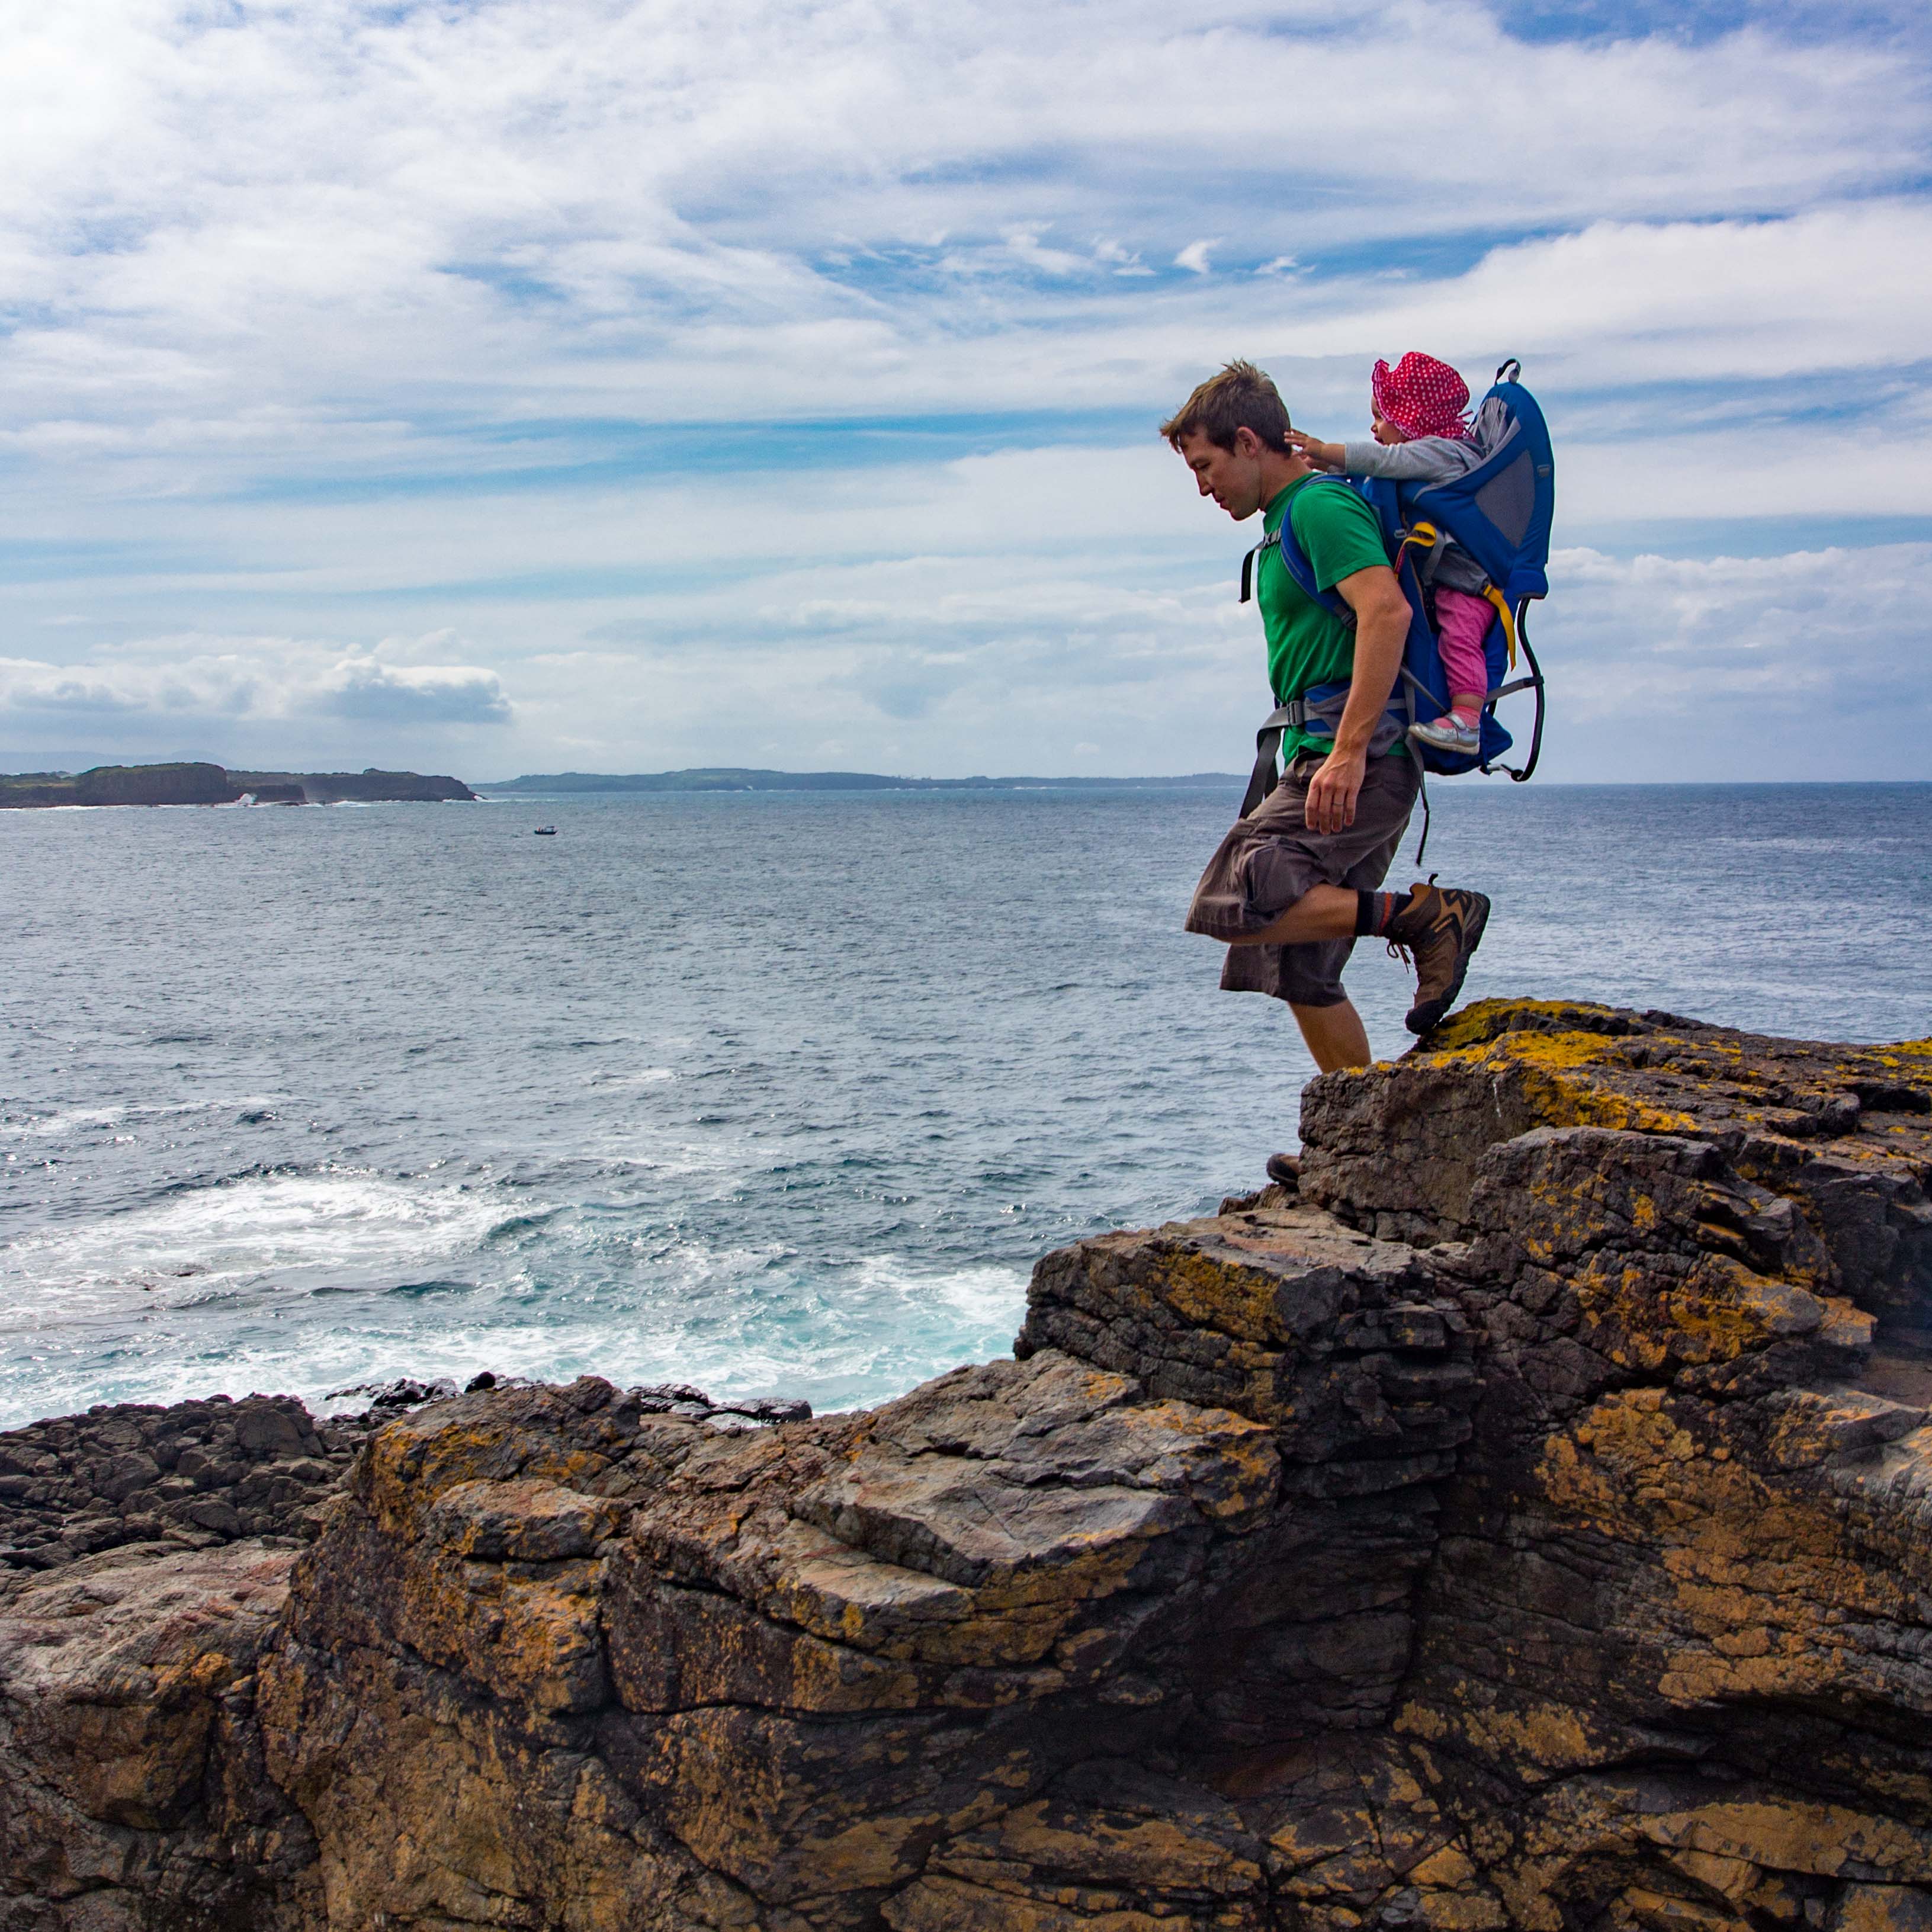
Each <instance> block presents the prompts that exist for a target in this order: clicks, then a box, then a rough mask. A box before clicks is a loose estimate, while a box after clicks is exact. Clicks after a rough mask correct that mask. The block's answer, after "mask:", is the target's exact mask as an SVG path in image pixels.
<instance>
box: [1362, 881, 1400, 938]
mask: <svg viewBox="0 0 1932 1932" xmlns="http://www.w3.org/2000/svg"><path fill="white" fill-rule="evenodd" d="M1408 903H1409V895H1408V893H1406V892H1358V893H1357V894H1356V895H1355V933H1356V936H1357V937H1358V938H1370V939H1379V938H1381V936H1382V935H1383V934H1384V933H1385V932H1388V929H1389V921H1390V920H1391V919H1393V918H1394V916H1396V914H1397V913H1399V912H1400V911H1401V910H1402V909H1403V907H1404V906H1406V904H1408Z"/></svg>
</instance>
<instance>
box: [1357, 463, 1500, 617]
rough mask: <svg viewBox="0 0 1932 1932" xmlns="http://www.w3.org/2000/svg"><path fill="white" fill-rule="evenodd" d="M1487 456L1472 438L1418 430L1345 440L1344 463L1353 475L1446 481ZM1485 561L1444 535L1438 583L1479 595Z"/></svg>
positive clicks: (1485, 579) (1465, 472)
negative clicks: (1403, 439)
mask: <svg viewBox="0 0 1932 1932" xmlns="http://www.w3.org/2000/svg"><path fill="white" fill-rule="evenodd" d="M1482 460H1483V452H1481V450H1480V449H1478V448H1477V447H1476V446H1475V444H1474V443H1465V442H1464V441H1463V440H1462V439H1461V438H1460V437H1453V436H1419V437H1415V439H1414V440H1412V441H1411V442H1409V443H1344V444H1343V446H1342V468H1343V472H1344V473H1345V474H1346V475H1350V476H1386V477H1388V478H1389V480H1390V481H1391V482H1396V483H1447V482H1449V481H1451V480H1452V479H1453V478H1456V477H1458V476H1464V475H1468V473H1469V472H1470V471H1471V470H1472V469H1475V466H1476V465H1477V464H1478V463H1480V462H1481V461H1482ZM1434 581H1435V583H1436V586H1437V588H1438V589H1443V590H1461V591H1466V592H1468V593H1469V595H1472V596H1480V595H1481V594H1482V591H1483V587H1484V585H1486V584H1487V583H1488V582H1489V578H1488V577H1487V576H1485V575H1484V571H1483V567H1482V565H1481V564H1479V563H1478V562H1477V561H1476V559H1475V558H1474V557H1473V556H1471V555H1470V554H1469V552H1468V551H1467V550H1465V549H1464V548H1463V546H1462V545H1461V544H1459V543H1457V541H1455V540H1454V538H1445V540H1444V542H1443V546H1442V555H1441V556H1439V558H1438V559H1437V560H1436V570H1435V573H1434Z"/></svg>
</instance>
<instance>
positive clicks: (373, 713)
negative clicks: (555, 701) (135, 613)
mask: <svg viewBox="0 0 1932 1932" xmlns="http://www.w3.org/2000/svg"><path fill="white" fill-rule="evenodd" d="M412 654H413V652H411V649H410V646H409V644H408V643H407V642H404V643H402V644H401V647H400V649H398V648H397V647H396V646H377V647H376V649H374V650H356V649H352V650H350V651H349V652H344V650H343V649H341V647H339V646H330V645H329V644H326V643H317V642H316V641H314V640H305V639H301V638H290V637H246V638H210V637H151V638H143V639H140V640H136V641H135V642H133V643H129V644H125V645H123V646H121V647H120V648H119V649H117V650H114V651H112V652H105V653H101V654H100V655H97V656H96V658H95V659H94V661H91V662H89V663H87V664H83V665H79V666H74V665H59V664H48V663H45V662H43V661H38V660H36V659H34V658H0V731H5V732H10V733H17V732H18V731H19V730H20V728H21V724H22V721H23V720H26V721H31V722H32V723H35V724H39V725H40V727H41V728H42V729H44V730H54V731H58V730H62V729H65V730H67V731H68V732H70V733H71V732H73V731H74V730H77V729H80V730H86V729H87V728H89V727H98V725H99V724H101V722H102V721H104V720H107V719H111V720H112V721H113V722H114V724H115V725H116V726H117V727H121V728H127V727H131V726H136V725H145V726H153V727H160V728H163V729H165V730H170V731H175V732H178V731H180V730H198V731H201V732H204V733H209V732H212V733H219V734H221V735H223V736H225V737H226V738H229V739H239V738H240V737H242V736H245V735H247V734H248V733H262V732H264V731H266V732H269V733H275V734H276V735H277V736H282V735H286V733H287V732H288V731H289V730H290V729H291V728H293V729H294V730H297V731H301V730H310V731H311V732H314V733H316V735H317V742H322V741H323V740H326V739H327V738H328V737H329V735H330V731H329V725H330V721H334V720H338V719H340V720H344V721H350V722H352V723H353V724H356V725H359V726H362V725H369V724H374V725H380V726H397V727H407V728H409V729H411V730H421V729H422V728H423V727H444V726H475V725H502V724H507V723H508V722H509V721H510V717H511V712H510V707H509V705H508V702H507V701H506V700H505V697H504V695H503V691H502V685H501V684H500V682H499V680H498V679H497V676H496V673H494V672H493V671H488V670H478V669H476V668H475V667H471V666H469V665H463V664H410V663H407V662H395V661H389V660H390V659H391V658H392V657H395V656H402V657H407V656H409V655H412ZM318 727H320V729H319V730H318ZM229 759H230V761H231V762H236V763H241V762H243V761H244V760H242V756H241V747H240V746H239V744H237V745H234V746H233V748H231V750H230V753H229Z"/></svg>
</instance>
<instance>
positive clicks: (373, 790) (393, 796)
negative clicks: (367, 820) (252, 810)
mask: <svg viewBox="0 0 1932 1932" xmlns="http://www.w3.org/2000/svg"><path fill="white" fill-rule="evenodd" d="M475 798H476V794H475V793H474V792H473V791H472V790H470V789H469V787H468V786H467V785H466V784H464V783H463V781H462V780H461V779H460V778H446V777H434V778H425V776H424V775H422V772H379V771H377V769H375V767H374V766H373V765H372V766H370V768H369V769H368V770H367V771H362V772H240V771H230V770H229V769H227V768H226V767H225V766H221V765H209V764H200V763H184V764H171V765H97V766H95V767H94V768H93V769H92V770H91V771H85V772H20V774H18V775H17V776H14V777H11V778H9V777H7V776H5V775H0V810H11V811H23V810H32V809H34V808H41V809H45V808H48V807H50V806H54V805H239V804H240V803H241V802H242V800H243V799H251V800H252V801H253V802H254V803H255V804H257V805H341V804H344V803H353V804H357V805H381V804H389V803H410V804H422V805H440V804H442V803H444V802H446V801H448V800H450V799H466V800H469V801H470V802H475Z"/></svg>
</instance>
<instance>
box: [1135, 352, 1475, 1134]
mask: <svg viewBox="0 0 1932 1932" xmlns="http://www.w3.org/2000/svg"><path fill="white" fill-rule="evenodd" d="M1288 431H1289V419H1288V411H1287V410H1286V407H1284V406H1283V402H1282V400H1281V397H1280V394H1279V393H1278V392H1277V390H1276V389H1275V386H1274V383H1272V382H1271V381H1270V380H1268V377H1266V376H1265V375H1264V374H1262V372H1261V371H1260V370H1259V369H1257V368H1255V367H1254V365H1253V364H1252V363H1248V362H1231V363H1229V365H1228V366H1227V367H1226V368H1225V369H1223V371H1221V373H1220V374H1219V375H1218V376H1216V377H1213V378H1212V379H1211V380H1209V381H1208V382H1205V383H1202V385H1201V386H1200V387H1199V389H1196V391H1195V392H1194V393H1193V395H1191V396H1190V397H1189V398H1188V399H1187V401H1186V402H1185V403H1184V404H1182V405H1181V409H1180V410H1179V412H1178V413H1177V414H1176V415H1175V416H1174V417H1173V418H1172V419H1171V420H1170V421H1169V422H1165V423H1163V424H1162V425H1161V431H1160V433H1161V434H1162V435H1163V436H1164V437H1166V438H1167V440H1168V441H1169V443H1171V444H1172V446H1173V447H1174V448H1175V449H1176V450H1177V451H1178V452H1180V454H1181V456H1182V458H1184V460H1186V462H1187V466H1188V468H1189V469H1191V470H1192V471H1193V472H1194V477H1195V481H1196V484H1198V485H1199V488H1200V491H1201V493H1202V496H1212V497H1213V498H1214V500H1215V502H1217V503H1218V504H1220V506H1221V507H1222V508H1223V509H1224V510H1226V511H1227V513H1228V514H1229V516H1231V517H1233V518H1234V519H1235V521H1236V522H1237V523H1241V522H1243V521H1244V520H1246V519H1247V518H1248V517H1252V516H1253V515H1254V514H1256V511H1261V512H1262V516H1263V529H1264V532H1265V535H1267V536H1268V537H1269V538H1274V536H1275V535H1276V533H1277V532H1278V531H1279V530H1280V529H1281V527H1282V523H1283V519H1284V518H1288V519H1291V520H1292V521H1291V523H1290V525H1289V528H1290V529H1291V531H1292V534H1293V535H1294V538H1295V541H1296V542H1297V543H1298V544H1299V546H1300V547H1301V551H1302V553H1303V554H1304V556H1307V559H1309V562H1310V565H1311V566H1312V568H1313V573H1314V577H1315V580H1316V586H1317V587H1318V588H1319V589H1322V590H1328V589H1334V591H1335V592H1337V593H1339V595H1340V596H1341V598H1342V599H1343V601H1344V602H1345V603H1346V604H1347V605H1348V607H1349V610H1351V611H1352V613H1354V617H1355V622H1354V623H1353V624H1352V625H1350V624H1349V623H1347V622H1344V621H1343V619H1341V618H1340V617H1339V616H1336V615H1335V614H1334V612H1333V611H1332V610H1330V609H1329V608H1328V607H1327V606H1326V605H1325V604H1322V603H1319V602H1318V601H1316V599H1315V598H1313V597H1310V595H1307V593H1306V592H1304V590H1303V589H1301V587H1300V586H1299V585H1298V584H1297V583H1296V582H1295V578H1294V577H1293V576H1292V574H1291V573H1290V571H1289V568H1288V566H1287V565H1286V563H1284V562H1283V560H1282V557H1281V553H1280V547H1279V546H1278V544H1275V543H1273V542H1271V543H1270V544H1268V547H1265V549H1263V550H1262V553H1261V554H1260V556H1259V559H1257V561H1258V563H1259V569H1258V570H1257V571H1256V580H1255V597H1256V602H1257V603H1258V604H1259V606H1260V608H1261V614H1262V628H1263V630H1264V631H1265V633H1266V635H1267V639H1268V681H1269V682H1270V684H1271V685H1272V686H1273V688H1274V694H1275V702H1276V703H1277V705H1286V704H1288V703H1290V702H1291V701H1292V700H1295V699H1297V698H1299V697H1301V696H1302V695H1303V694H1304V693H1305V692H1307V691H1309V690H1310V689H1311V688H1313V687H1315V686H1316V685H1323V684H1337V683H1340V682H1344V681H1346V682H1347V684H1348V696H1347V701H1346V704H1345V705H1344V706H1343V710H1342V712H1341V715H1340V718H1339V719H1338V720H1337V721H1336V722H1335V724H1334V736H1333V737H1332V738H1331V737H1330V736H1328V734H1327V733H1325V732H1321V731H1312V730H1309V729H1307V727H1306V726H1305V725H1301V726H1296V725H1291V726H1289V727H1288V728H1287V729H1286V730H1285V731H1284V732H1283V736H1282V745H1281V750H1282V760H1283V772H1282V776H1281V781H1280V784H1277V786H1276V787H1275V789H1274V790H1273V791H1272V792H1271V793H1269V794H1268V796H1267V797H1266V798H1265V799H1263V800H1262V802H1260V803H1259V805H1256V807H1255V808H1253V810H1252V811H1250V813H1249V814H1248V815H1247V817H1245V818H1244V819H1242V820H1241V821H1240V822H1239V823H1238V824H1237V825H1236V826H1235V828H1234V829H1233V830H1232V831H1231V832H1229V834H1228V835H1227V836H1226V838H1224V839H1223V840H1222V841H1221V844H1220V850H1217V852H1216V853H1215V854H1214V858H1213V859H1212V860H1211V862H1209V864H1208V869H1207V871H1205V872H1204V873H1203V874H1202V877H1201V883H1200V884H1199V886H1197V887H1196V889H1195V894H1194V903H1193V905H1192V906H1191V907H1190V909H1189V911H1188V915H1187V929H1188V931H1189V932H1205V933H1207V934H1208V935H1211V937H1213V938H1216V939H1219V940H1223V941H1226V943H1227V946H1228V960H1227V965H1226V968H1224V970H1223V973H1222V975H1221V984H1222V986H1223V987H1224V988H1226V989H1227V990H1228V991H1229V992H1253V993H1268V994H1271V995H1273V996H1274V998H1276V999H1278V1000H1283V1001H1286V1002H1287V1003H1288V1006H1289V1010H1290V1011H1291V1012H1292V1013H1293V1014H1294V1015H1295V1023H1296V1025H1298V1026H1299V1027H1300V1028H1301V1034H1302V1037H1303V1038H1304V1040H1307V1043H1308V1050H1309V1052H1310V1053H1311V1054H1312V1055H1313V1056H1314V1059H1315V1064H1316V1066H1317V1067H1319V1068H1320V1069H1321V1070H1322V1072H1323V1073H1330V1072H1332V1071H1333V1070H1334V1069H1335V1068H1337V1067H1366V1066H1367V1065H1368V1064H1369V1062H1370V1052H1369V1038H1368V1034H1367V1031H1365V1030H1364V1028H1363V1025H1362V1022H1361V1016H1360V1015H1359V1014H1358V1013H1357V1012H1356V1011H1355V1007H1354V1006H1353V1005H1352V1004H1351V1003H1350V1001H1349V996H1348V995H1347V994H1346V993H1345V992H1343V989H1342V969H1343V967H1344V966H1346V965H1347V963H1348V959H1349V953H1350V952H1351V951H1352V950H1353V949H1354V946H1355V941H1356V939H1357V938H1358V936H1362V935H1367V936H1370V937H1373V938H1378V939H1384V940H1386V941H1388V944H1389V947H1390V950H1391V952H1395V951H1397V950H1400V951H1402V952H1404V953H1407V954H1408V955H1409V956H1410V957H1411V958H1412V959H1413V961H1414V962H1415V972H1416V992H1415V1004H1414V1005H1413V1006H1412V1007H1411V1008H1410V1009H1409V1018H1408V1022H1407V1025H1408V1026H1409V1031H1411V1032H1412V1033H1417V1034H1426V1033H1427V1032H1428V1031H1429V1030H1430V1028H1432V1027H1433V1026H1434V1025H1436V1022H1437V1021H1439V1019H1442V1016H1443V1015H1444V1014H1445V1013H1447V1012H1448V1010H1449V1008H1450V1007H1451V1004H1453V1003H1454V1000H1455V998H1456V995H1457V994H1458V993H1459V992H1461V991H1462V989H1463V977H1464V976H1465V974H1466V973H1467V972H1468V971H1469V959H1470V956H1471V955H1472V953H1474V952H1475V950H1476V947H1477V946H1478V944H1479V942H1480V941H1481V938H1482V936H1483V926H1484V922H1485V920H1486V919H1487V918H1488V916H1489V910H1490V902H1489V901H1488V900H1487V898H1484V896H1483V895H1482V894H1481V892H1459V891H1456V890H1454V889H1448V888H1444V889H1438V888H1437V887H1436V886H1434V885H1426V886H1425V885H1418V886H1412V887H1411V888H1410V889H1409V891H1407V892H1379V891H1378V890H1376V888H1377V887H1378V886H1380V885H1381V883H1382V880H1383V878H1384V877H1385V876H1386V875H1387V874H1388V868H1389V865H1390V862H1391V860H1392V859H1394V856H1395V854H1396V849H1397V846H1398V845H1399V844H1400V843H1401V841H1402V835H1403V832H1404V830H1405V829H1406V828H1407V826H1408V824H1409V813H1410V811H1411V810H1412V808H1413V807H1414V805H1415V796H1416V790H1417V787H1418V784H1419V782H1420V780H1419V777H1418V772H1417V769H1416V766H1415V762H1414V760H1412V758H1411V757H1409V755H1408V752H1407V749H1406V747H1405V745H1403V740H1402V736H1401V732H1400V724H1399V721H1398V720H1397V718H1394V717H1393V716H1391V715H1389V709H1388V707H1389V696H1390V693H1391V691H1393V690H1394V686H1395V680H1396V673H1397V671H1398V670H1400V667H1401V664H1402V658H1403V646H1404V644H1405V643H1406V640H1407V637H1408V634H1409V604H1408V601H1407V600H1406V598H1404V596H1403V592H1402V586H1400V584H1399V583H1397V580H1396V575H1395V572H1394V571H1393V570H1392V569H1391V568H1390V567H1389V562H1388V550H1386V549H1385V547H1384V546H1383V543H1382V531H1381V528H1380V526H1379V524H1378V523H1377V521H1376V515H1375V512H1374V511H1373V510H1371V509H1370V508H1369V506H1368V505H1367V503H1366V502H1364V501H1363V499H1361V497H1360V496H1358V495H1357V494H1356V493H1355V491H1354V490H1349V489H1347V488H1345V487H1340V486H1339V485H1337V484H1333V483H1322V482H1317V481H1316V480H1315V478H1316V475H1317V474H1318V472H1316V470H1315V469H1314V468H1313V466H1311V465H1310V463H1307V461H1306V460H1304V458H1302V457H1301V455H1300V454H1299V453H1298V452H1297V451H1296V450H1295V449H1294V448H1293V447H1292V446H1291V445H1290V443H1289V440H1288ZM1271 1165H1272V1164H1271Z"/></svg>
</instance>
